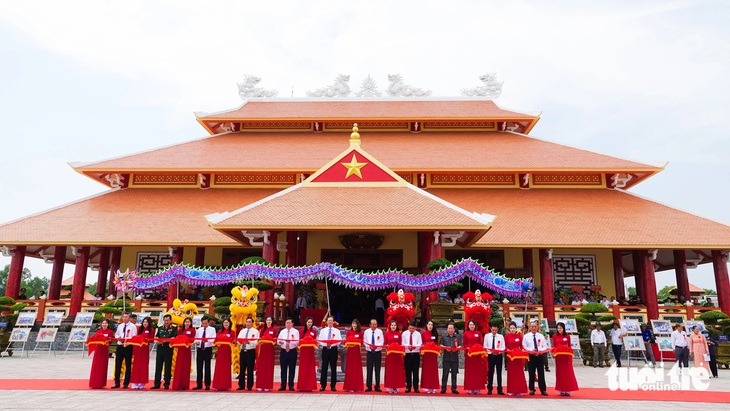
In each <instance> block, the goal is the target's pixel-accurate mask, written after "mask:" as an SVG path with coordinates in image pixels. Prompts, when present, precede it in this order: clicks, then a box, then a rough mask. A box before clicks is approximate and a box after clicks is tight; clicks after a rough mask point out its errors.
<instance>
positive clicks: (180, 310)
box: [165, 298, 198, 326]
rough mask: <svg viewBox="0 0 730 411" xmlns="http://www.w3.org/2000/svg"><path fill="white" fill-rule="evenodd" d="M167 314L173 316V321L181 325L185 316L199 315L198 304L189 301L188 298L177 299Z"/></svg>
mask: <svg viewBox="0 0 730 411" xmlns="http://www.w3.org/2000/svg"><path fill="white" fill-rule="evenodd" d="M165 314H170V316H172V323H173V324H175V325H177V326H181V325H182V323H183V321H184V320H185V317H190V318H193V316H194V315H198V306H197V305H195V304H193V303H191V302H189V301H188V300H185V301H180V300H179V299H177V298H176V299H175V301H173V302H172V308H170V310H169V311H168V312H166V313H165Z"/></svg>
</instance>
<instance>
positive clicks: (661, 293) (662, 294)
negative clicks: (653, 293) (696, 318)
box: [657, 285, 675, 301]
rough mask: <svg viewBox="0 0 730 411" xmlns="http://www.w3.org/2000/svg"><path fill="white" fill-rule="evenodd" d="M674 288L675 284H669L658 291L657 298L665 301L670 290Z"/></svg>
mask: <svg viewBox="0 0 730 411" xmlns="http://www.w3.org/2000/svg"><path fill="white" fill-rule="evenodd" d="M673 288H675V287H674V286H673V285H668V286H666V287H664V288H662V289H661V290H659V292H658V293H657V300H659V301H664V300H666V299H667V298H669V291H671V290H672V289H673Z"/></svg>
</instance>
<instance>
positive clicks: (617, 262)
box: [613, 250, 626, 299]
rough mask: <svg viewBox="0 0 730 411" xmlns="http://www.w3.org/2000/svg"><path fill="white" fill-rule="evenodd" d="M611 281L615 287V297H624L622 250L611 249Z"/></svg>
mask: <svg viewBox="0 0 730 411" xmlns="http://www.w3.org/2000/svg"><path fill="white" fill-rule="evenodd" d="M613 282H614V285H615V287H616V299H619V298H621V297H624V298H626V285H625V284H624V262H623V252H622V251H621V250H613Z"/></svg>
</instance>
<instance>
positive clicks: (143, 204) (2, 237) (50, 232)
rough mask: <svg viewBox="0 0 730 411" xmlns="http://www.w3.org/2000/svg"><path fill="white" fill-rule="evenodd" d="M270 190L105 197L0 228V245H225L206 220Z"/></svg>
mask: <svg viewBox="0 0 730 411" xmlns="http://www.w3.org/2000/svg"><path fill="white" fill-rule="evenodd" d="M276 191H277V190H275V189H224V190H213V189H210V190H196V189H126V190H118V191H108V192H105V193H103V194H101V195H98V196H95V197H91V198H88V199H84V200H81V201H78V202H76V203H72V204H69V205H65V206H62V207H58V208H56V209H53V210H49V211H45V212H43V213H40V214H38V215H35V216H30V217H26V218H23V219H20V220H17V221H14V222H10V223H7V224H4V225H0V245H6V244H7V245H13V244H18V245H25V244H50V245H102V244H116V245H126V244H160V245H183V244H191V245H201V246H202V245H227V244H231V245H233V244H236V243H235V242H234V241H233V240H231V239H230V238H229V237H227V236H225V235H223V234H221V233H219V232H217V231H215V230H212V229H211V228H210V227H209V226H208V224H207V222H206V221H205V217H204V216H205V215H206V214H210V213H213V212H218V211H221V210H226V209H228V210H234V209H236V208H238V207H240V206H241V204H248V203H251V202H254V201H257V200H260V199H262V198H264V197H266V196H268V195H270V194H273V193H274V192H276Z"/></svg>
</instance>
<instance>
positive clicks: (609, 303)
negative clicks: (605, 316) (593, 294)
mask: <svg viewBox="0 0 730 411" xmlns="http://www.w3.org/2000/svg"><path fill="white" fill-rule="evenodd" d="M601 304H603V305H604V306H605V307H606V308H611V302H610V301H608V300H603V301H601Z"/></svg>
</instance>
